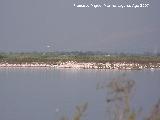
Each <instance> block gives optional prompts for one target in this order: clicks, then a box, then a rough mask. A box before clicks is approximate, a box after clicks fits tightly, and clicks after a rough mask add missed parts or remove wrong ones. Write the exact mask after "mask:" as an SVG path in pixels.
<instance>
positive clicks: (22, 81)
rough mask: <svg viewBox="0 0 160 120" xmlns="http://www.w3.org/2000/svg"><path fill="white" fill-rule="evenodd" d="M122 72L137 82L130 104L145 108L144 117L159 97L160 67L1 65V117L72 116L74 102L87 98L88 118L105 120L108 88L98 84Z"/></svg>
mask: <svg viewBox="0 0 160 120" xmlns="http://www.w3.org/2000/svg"><path fill="white" fill-rule="evenodd" d="M123 73H126V75H127V77H128V78H129V79H133V80H135V82H136V84H135V89H134V92H133V93H134V94H133V97H132V100H131V104H132V108H133V109H134V110H138V109H140V108H142V113H141V115H140V117H139V119H142V118H143V116H146V115H148V114H149V112H150V111H151V108H152V106H153V105H154V104H155V103H156V102H157V101H158V99H159V98H160V70H155V71H154V72H153V71H150V70H144V71H116V70H74V69H48V68H9V69H8V68H1V69H0V120H58V119H59V118H60V117H61V116H64V115H66V116H68V117H69V118H71V116H72V115H73V113H74V111H75V106H76V105H79V104H81V103H85V102H88V108H87V111H86V116H85V118H84V119H85V120H98V119H100V120H105V118H106V102H105V98H106V91H105V90H97V89H96V86H97V84H98V83H103V82H104V81H107V82H109V81H110V80H112V79H113V78H115V77H118V76H120V75H122V74H123Z"/></svg>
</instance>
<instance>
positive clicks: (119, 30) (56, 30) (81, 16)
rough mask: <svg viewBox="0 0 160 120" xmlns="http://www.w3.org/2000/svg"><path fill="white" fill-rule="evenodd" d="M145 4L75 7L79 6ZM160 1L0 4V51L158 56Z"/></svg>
mask: <svg viewBox="0 0 160 120" xmlns="http://www.w3.org/2000/svg"><path fill="white" fill-rule="evenodd" d="M91 3H93V4H104V3H105V4H107V5H109V4H110V5H113V4H117V5H120V4H122V5H127V4H133V3H134V4H140V3H147V4H149V7H148V8H136V9H135V8H106V7H101V8H94V7H89V8H78V7H76V6H74V4H75V5H78V4H89V5H90V4H91ZM159 11H160V0H152V1H151V0H119V1H118V2H117V0H112V2H111V1H109V0H108V1H107V0H0V52H32V51H37V52H39V51H103V52H117V53H121V52H124V53H144V52H151V53H157V52H160V13H159Z"/></svg>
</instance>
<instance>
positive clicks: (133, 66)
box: [0, 61, 160, 70]
mask: <svg viewBox="0 0 160 120" xmlns="http://www.w3.org/2000/svg"><path fill="white" fill-rule="evenodd" d="M12 67H20V68H28V67H48V68H73V69H116V70H143V69H151V70H154V69H159V68H160V63H148V64H140V63H125V62H117V63H116V62H114V63H109V62H107V63H95V62H80V63H78V62H75V61H67V62H58V63H57V64H47V63H38V62H34V63H22V64H14V63H0V68H12Z"/></svg>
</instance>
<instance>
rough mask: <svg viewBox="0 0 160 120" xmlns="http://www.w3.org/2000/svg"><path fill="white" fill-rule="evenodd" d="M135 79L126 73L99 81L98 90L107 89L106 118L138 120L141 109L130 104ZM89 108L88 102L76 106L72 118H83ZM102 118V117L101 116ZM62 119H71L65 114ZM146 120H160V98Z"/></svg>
mask: <svg viewBox="0 0 160 120" xmlns="http://www.w3.org/2000/svg"><path fill="white" fill-rule="evenodd" d="M134 86H135V81H134V80H130V79H128V78H127V77H126V75H125V74H123V75H122V76H120V77H118V78H115V79H113V80H111V81H110V82H109V83H102V84H101V83H98V84H97V90H99V89H103V90H105V89H106V90H107V91H106V92H107V97H106V104H107V113H106V114H107V118H106V120H137V119H138V118H139V116H138V115H139V112H140V109H139V110H137V111H136V110H133V109H132V106H131V105H130V102H131V98H132V95H133V94H132V92H133V89H134ZM87 108H88V103H84V104H81V105H78V106H76V110H75V113H74V115H73V117H72V119H71V120H82V117H84V116H85V112H86V110H87ZM100 119H101V118H100ZM60 120H69V119H68V117H66V116H63V117H62V118H61V119H60ZM144 120H160V100H159V101H158V102H157V103H156V104H155V106H153V109H152V111H151V113H150V115H149V116H148V117H146V118H144Z"/></svg>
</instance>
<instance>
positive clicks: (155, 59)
mask: <svg viewBox="0 0 160 120" xmlns="http://www.w3.org/2000/svg"><path fill="white" fill-rule="evenodd" d="M59 61H62V62H66V61H76V62H96V63H106V62H110V63H114V62H126V63H131V62H132V63H141V64H148V63H160V56H146V55H124V54H121V55H107V54H93V53H79V54H78V53H77V52H71V53H59V52H47V53H37V52H33V53H0V62H1V63H2V62H7V63H32V62H44V63H48V64H50V63H52V64H54V63H55V64H56V63H57V62H59Z"/></svg>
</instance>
